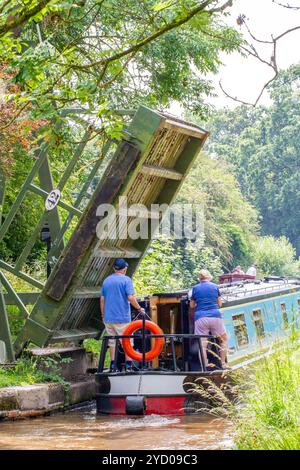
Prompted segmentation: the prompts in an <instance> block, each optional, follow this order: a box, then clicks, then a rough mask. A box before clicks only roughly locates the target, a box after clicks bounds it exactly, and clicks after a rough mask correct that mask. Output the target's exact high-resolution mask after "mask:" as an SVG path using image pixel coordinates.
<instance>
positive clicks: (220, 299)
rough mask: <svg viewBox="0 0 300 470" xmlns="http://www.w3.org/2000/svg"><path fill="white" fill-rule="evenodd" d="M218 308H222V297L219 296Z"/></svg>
mask: <svg viewBox="0 0 300 470" xmlns="http://www.w3.org/2000/svg"><path fill="white" fill-rule="evenodd" d="M218 307H219V308H221V307H222V297H221V296H219V297H218Z"/></svg>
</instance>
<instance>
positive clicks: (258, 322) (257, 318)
mask: <svg viewBox="0 0 300 470" xmlns="http://www.w3.org/2000/svg"><path fill="white" fill-rule="evenodd" d="M252 315H253V322H254V326H255V330H256V336H257V337H258V338H264V336H265V328H264V322H263V319H262V313H261V309H260V308H258V309H257V310H253V312H252Z"/></svg>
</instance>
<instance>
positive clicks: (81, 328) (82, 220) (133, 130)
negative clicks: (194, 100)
mask: <svg viewBox="0 0 300 470" xmlns="http://www.w3.org/2000/svg"><path fill="white" fill-rule="evenodd" d="M87 127H88V126H87ZM89 132H90V131H89V129H88V130H86V133H85V137H86V138H85V139H83V141H84V140H85V141H88V136H89ZM207 136H208V133H207V132H206V131H204V130H203V129H201V128H199V127H198V126H195V125H193V124H190V123H187V122H185V121H182V120H180V119H177V118H174V117H172V116H169V115H167V114H163V113H159V112H154V111H152V110H150V109H148V108H146V107H144V106H140V107H139V108H138V110H137V111H136V112H135V114H134V116H133V118H132V120H131V122H130V123H129V125H128V127H127V130H126V137H125V138H123V139H122V140H121V141H120V142H119V143H118V145H117V148H116V150H115V152H114V154H113V155H112V156H111V158H110V159H109V163H108V164H107V166H106V168H105V170H104V172H103V174H102V177H101V179H100V180H99V181H98V182H97V184H95V181H97V179H95V176H96V175H97V172H98V171H99V168H100V167H101V164H102V163H101V162H102V160H101V159H100V158H99V159H96V161H94V163H93V165H91V167H90V169H89V172H88V173H87V174H86V177H85V181H84V183H83V185H82V186H81V187H80V188H79V190H78V192H77V194H76V196H75V197H74V201H73V202H72V203H70V202H69V199H67V201H66V200H65V198H64V188H65V186H66V184H67V182H68V180H69V179H70V178H71V177H72V172H73V171H74V168H75V166H76V164H77V163H78V160H79V158H80V156H81V155H82V153H83V151H84V146H85V144H84V143H81V144H79V145H78V147H77V149H76V152H75V154H74V156H73V157H72V158H71V159H70V161H68V162H67V165H66V168H65V171H64V173H63V174H62V175H61V178H60V181H59V182H58V184H56V186H55V187H54V184H53V178H52V172H53V168H51V161H50V158H49V153H48V150H49V149H48V144H47V143H45V144H44V145H43V146H42V147H41V150H40V151H39V154H38V155H37V158H36V160H35V163H34V165H33V167H32V169H31V171H30V173H29V174H28V176H27V178H26V180H25V182H24V184H23V186H22V187H21V188H20V191H19V192H18V195H17V197H16V200H15V201H14V203H13V204H12V206H11V207H10V209H9V210H8V211H6V216H5V218H3V219H4V220H3V221H2V224H1V225H0V242H1V241H4V242H5V239H7V237H8V236H9V229H10V226H11V224H12V222H13V221H14V218H15V217H16V215H17V213H18V211H20V210H22V202H23V200H24V198H25V197H26V196H27V195H28V193H33V194H34V195H35V197H37V198H41V208H42V209H41V213H40V220H37V221H36V226H35V227H32V233H31V234H30V236H29V238H28V240H27V243H26V245H25V246H24V248H23V251H22V253H21V254H20V256H19V258H18V259H17V260H16V261H15V262H14V263H9V262H8V261H7V260H5V259H2V258H1V254H0V269H1V271H0V361H1V356H2V361H4V360H7V361H13V360H14V359H15V356H16V355H18V354H19V353H20V352H21V351H22V349H23V348H24V347H25V346H26V344H28V343H29V342H32V343H34V344H35V345H37V346H39V347H44V346H46V345H49V344H51V343H52V344H53V343H63V342H64V341H68V342H69V341H72V342H75V343H78V342H80V341H82V340H83V339H85V338H88V337H96V336H97V335H98V334H99V333H100V332H101V330H102V328H103V325H102V324H101V321H100V315H99V292H100V287H101V284H102V281H103V279H104V278H105V277H106V276H107V275H108V274H109V273H110V272H111V269H112V264H113V261H114V259H115V258H116V257H123V258H130V270H129V275H132V274H133V273H134V271H135V270H136V268H137V266H138V264H139V262H140V261H141V258H142V256H143V255H144V253H145V251H146V249H147V247H148V245H149V243H150V241H151V231H150V230H149V237H148V239H145V240H142V239H139V240H132V239H130V238H128V237H127V238H126V237H124V239H122V237H121V239H120V238H119V239H115V240H114V239H110V238H109V237H101V238H102V239H101V240H100V239H99V233H97V234H96V227H97V224H98V223H99V221H100V220H101V217H103V216H100V217H99V216H97V215H96V211H97V208H98V206H99V205H100V204H103V203H110V204H113V205H114V206H115V207H116V208H117V207H118V204H119V197H120V196H126V197H127V202H128V205H132V204H144V205H145V206H146V207H147V208H149V209H150V206H151V204H163V203H166V204H170V203H171V202H172V201H173V199H174V197H175V196H176V194H177V192H178V190H179V188H180V186H181V185H182V182H183V180H184V178H185V176H186V175H187V173H188V171H189V169H190V167H191V165H192V163H193V161H194V159H195V157H196V155H197V154H198V153H199V151H200V149H201V148H202V146H203V144H204V142H205V140H206V138H207ZM109 146H110V144H106V148H105V152H106V154H107V155H109V151H111V150H109ZM0 177H1V176H0ZM4 194H5V191H4V178H3V177H2V178H1V191H0V209H1V206H3V204H5V200H4ZM87 195H88V196H89V201H88V203H87V204H86V206H85V207H84V208H83V209H82V206H83V203H84V201H85V200H86V197H87ZM1 212H2V211H1V210H0V213H1ZM149 213H150V212H148V213H147V214H144V215H143V217H144V222H143V223H145V224H147V227H148V226H149V224H150V220H149ZM66 214H67V215H66ZM63 215H64V216H63ZM130 215H131V216H132V217H133V216H134V214H130ZM76 219H77V223H74V222H75V221H76ZM119 222H120V220H119ZM129 222H130V218H129V219H128V220H127V222H126V223H127V224H128V223H129ZM0 223H1V219H0ZM45 223H46V225H45ZM43 227H44V236H45V238H46V240H47V239H49V238H47V236H48V237H49V235H51V247H50V246H49V250H48V264H49V263H51V268H52V269H51V274H50V276H49V277H48V279H47V281H46V282H45V283H43V282H41V281H40V279H39V278H37V277H35V276H34V275H32V274H30V275H29V274H28V271H27V270H26V269H24V267H25V266H26V261H27V259H28V257H29V255H30V253H31V251H32V248H33V247H34V244H35V243H36V240H37V239H39V237H40V232H41V229H42V228H43ZM47 227H49V234H48V235H47V232H46V230H47ZM71 228H72V232H73V233H72V235H71V237H69V240H68V242H66V241H65V238H66V232H67V231H68V230H69V231H70V230H71ZM125 228H126V227H125ZM97 235H98V236H97ZM7 273H9V276H7ZM12 275H13V276H12ZM8 277H9V278H8ZM12 278H13V279H16V280H18V279H21V280H22V281H25V282H26V283H28V285H30V286H31V287H32V292H27V293H20V292H18V291H17V289H16V287H14V286H13V284H12V281H11V279H12ZM11 304H14V305H16V306H17V307H18V309H19V311H20V312H21V314H23V315H24V317H25V318H26V321H25V323H24V326H23V328H22V331H21V332H20V334H19V335H18V337H17V339H16V340H15V342H14V344H13V343H12V341H11V334H10V328H9V322H8V316H7V305H11ZM28 305H30V306H31V307H30V308H31V311H30V313H29V309H28ZM1 351H2V354H1Z"/></svg>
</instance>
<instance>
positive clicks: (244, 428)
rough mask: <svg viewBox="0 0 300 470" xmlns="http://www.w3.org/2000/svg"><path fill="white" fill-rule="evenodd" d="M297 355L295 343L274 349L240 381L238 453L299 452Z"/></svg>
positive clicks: (299, 357) (299, 375) (299, 361)
mask: <svg viewBox="0 0 300 470" xmlns="http://www.w3.org/2000/svg"><path fill="white" fill-rule="evenodd" d="M299 387H300V351H299V345H298V343H297V342H293V341H292V342H290V341H289V342H288V343H286V344H285V345H284V347H282V345H281V347H280V348H276V351H275V352H274V353H273V354H271V355H270V356H267V357H265V358H264V359H262V360H261V361H260V363H259V365H258V366H257V367H255V368H254V369H250V370H249V371H248V373H247V378H244V380H242V387H241V390H243V396H242V399H241V400H242V402H243V406H242V407H239V410H238V413H237V417H236V418H235V424H236V428H237V431H236V433H235V442H236V445H237V448H238V449H240V450H297V449H298V450H299V449H300V432H299V410H300V395H299Z"/></svg>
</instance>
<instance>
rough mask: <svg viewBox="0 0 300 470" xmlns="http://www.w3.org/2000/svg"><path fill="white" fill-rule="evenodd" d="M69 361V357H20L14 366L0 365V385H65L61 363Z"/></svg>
mask: <svg viewBox="0 0 300 470" xmlns="http://www.w3.org/2000/svg"><path fill="white" fill-rule="evenodd" d="M66 361H69V359H68V358H66V359H60V360H58V359H57V360H56V359H54V358H47V359H44V360H41V359H40V360H38V359H36V358H26V357H23V358H20V359H18V360H17V362H16V364H15V365H14V366H13V367H9V368H7V367H0V387H11V386H14V385H32V384H36V383H45V382H59V383H62V384H64V385H66V384H67V383H66V382H65V380H64V378H63V377H62V376H61V375H60V367H59V364H61V363H63V362H66Z"/></svg>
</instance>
